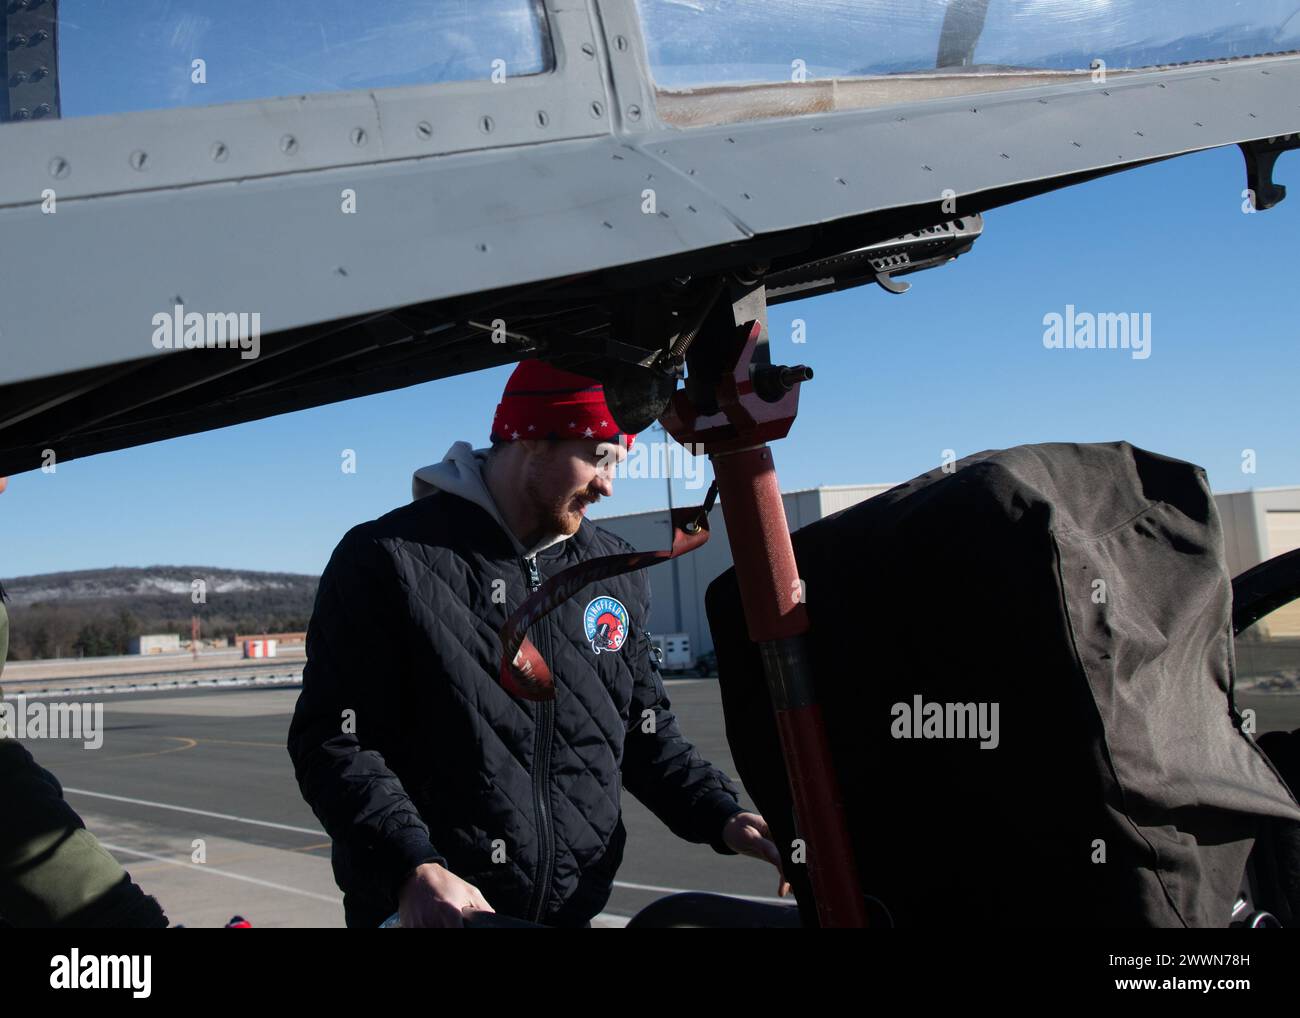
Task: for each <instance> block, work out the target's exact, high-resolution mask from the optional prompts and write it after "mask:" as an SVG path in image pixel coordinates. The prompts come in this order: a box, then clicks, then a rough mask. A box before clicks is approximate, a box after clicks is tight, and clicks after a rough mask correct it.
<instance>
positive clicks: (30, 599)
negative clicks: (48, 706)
mask: <svg viewBox="0 0 1300 1018" xmlns="http://www.w3.org/2000/svg"><path fill="white" fill-rule="evenodd" d="M319 580H320V577H318V576H310V575H306V574H302V573H272V572H257V571H253V570H247V569H214V568H212V567H210V566H146V567H144V568H127V567H118V566H115V567H113V568H111V569H86V570H80V571H77V572H65V573H42V574H40V575H37V576H15V577H12V578H8V577H6V578H4V579H3V585H4V591H5V594H6V595H7V596H8V600H7V601H6V603H5V607H6V608H7V609H8V611H9V619H10V626H9V660H10V661H28V660H33V659H35V658H50V657H99V656H103V655H110V654H125V653H127V652H128V643H129V641H130V640H131V638H132V637H133V636H139V635H140V634H141V633H179V634H181V638H182V639H188V638H189V635H190V617H191V616H192V615H198V617H199V623H200V626H201V629H200V635H201V637H202V638H204V639H212V638H214V637H233V636H234V635H235V634H236V633H277V632H302V631H303V630H305V629H306V628H307V622H308V619H310V617H311V611H312V605H313V604H314V603H315V600H316V586H317V584H318V582H319ZM196 581H197V582H196ZM196 596H201V600H200V601H199V603H195V601H196Z"/></svg>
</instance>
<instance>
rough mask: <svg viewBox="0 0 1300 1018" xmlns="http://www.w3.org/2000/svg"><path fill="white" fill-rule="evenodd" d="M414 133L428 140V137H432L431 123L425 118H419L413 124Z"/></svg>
mask: <svg viewBox="0 0 1300 1018" xmlns="http://www.w3.org/2000/svg"><path fill="white" fill-rule="evenodd" d="M415 133H416V134H418V135H419V136H420V137H421V138H423V139H424V140H425V141H428V140H429V139H430V138H432V137H433V125H432V124H431V123H429V122H428V121H427V120H421V121H420V122H419V123H418V124H416V125H415Z"/></svg>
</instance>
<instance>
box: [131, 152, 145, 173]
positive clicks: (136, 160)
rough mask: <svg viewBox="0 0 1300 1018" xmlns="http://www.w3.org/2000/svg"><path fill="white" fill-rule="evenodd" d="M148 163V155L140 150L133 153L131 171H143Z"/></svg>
mask: <svg viewBox="0 0 1300 1018" xmlns="http://www.w3.org/2000/svg"><path fill="white" fill-rule="evenodd" d="M148 161H149V156H148V153H145V152H142V151H139V150H137V151H135V152H132V153H131V169H133V170H143V169H144V167H145V164H146V163H147V162H148Z"/></svg>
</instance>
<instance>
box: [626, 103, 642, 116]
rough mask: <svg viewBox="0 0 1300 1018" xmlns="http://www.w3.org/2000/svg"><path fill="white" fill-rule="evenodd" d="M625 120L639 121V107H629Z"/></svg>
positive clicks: (634, 105)
mask: <svg viewBox="0 0 1300 1018" xmlns="http://www.w3.org/2000/svg"><path fill="white" fill-rule="evenodd" d="M627 119H628V120H640V119H641V107H640V106H637V105H636V104H633V105H631V106H629V107H628V108H627Z"/></svg>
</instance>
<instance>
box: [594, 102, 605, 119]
mask: <svg viewBox="0 0 1300 1018" xmlns="http://www.w3.org/2000/svg"><path fill="white" fill-rule="evenodd" d="M591 115H592V116H593V117H603V116H604V115H605V104H604V103H602V102H600V101H599V100H597V101H596V102H593V103H592V104H591Z"/></svg>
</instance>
